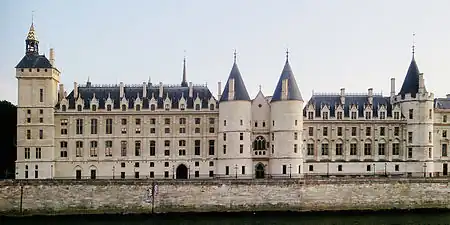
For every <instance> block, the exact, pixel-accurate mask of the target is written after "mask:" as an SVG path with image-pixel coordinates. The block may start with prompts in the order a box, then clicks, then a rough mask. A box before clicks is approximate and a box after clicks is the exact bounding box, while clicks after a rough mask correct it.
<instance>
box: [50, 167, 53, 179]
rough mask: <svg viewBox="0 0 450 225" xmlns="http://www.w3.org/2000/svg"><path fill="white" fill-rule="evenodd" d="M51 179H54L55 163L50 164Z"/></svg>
mask: <svg viewBox="0 0 450 225" xmlns="http://www.w3.org/2000/svg"><path fill="white" fill-rule="evenodd" d="M50 179H53V165H50Z"/></svg>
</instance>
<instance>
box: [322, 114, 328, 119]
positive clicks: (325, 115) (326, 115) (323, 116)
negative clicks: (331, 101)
mask: <svg viewBox="0 0 450 225" xmlns="http://www.w3.org/2000/svg"><path fill="white" fill-rule="evenodd" d="M322 119H324V120H327V119H328V112H322Z"/></svg>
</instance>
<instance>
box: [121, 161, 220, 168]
mask: <svg viewBox="0 0 450 225" xmlns="http://www.w3.org/2000/svg"><path fill="white" fill-rule="evenodd" d="M194 166H195V167H199V166H200V162H199V161H195V162H194ZM209 166H210V167H212V166H214V161H209ZM120 167H121V168H125V167H126V163H124V162H122V163H120ZM134 167H135V168H139V167H140V163H139V162H135V163H134ZM149 167H155V162H150V163H149ZM164 167H170V163H169V162H164Z"/></svg>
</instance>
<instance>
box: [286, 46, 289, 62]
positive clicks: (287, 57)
mask: <svg viewBox="0 0 450 225" xmlns="http://www.w3.org/2000/svg"><path fill="white" fill-rule="evenodd" d="M287 61H289V49H288V48H286V62H287Z"/></svg>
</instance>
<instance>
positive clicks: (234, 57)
mask: <svg viewBox="0 0 450 225" xmlns="http://www.w3.org/2000/svg"><path fill="white" fill-rule="evenodd" d="M236 55H237V52H236V49H234V53H233V59H234V63H236Z"/></svg>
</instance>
